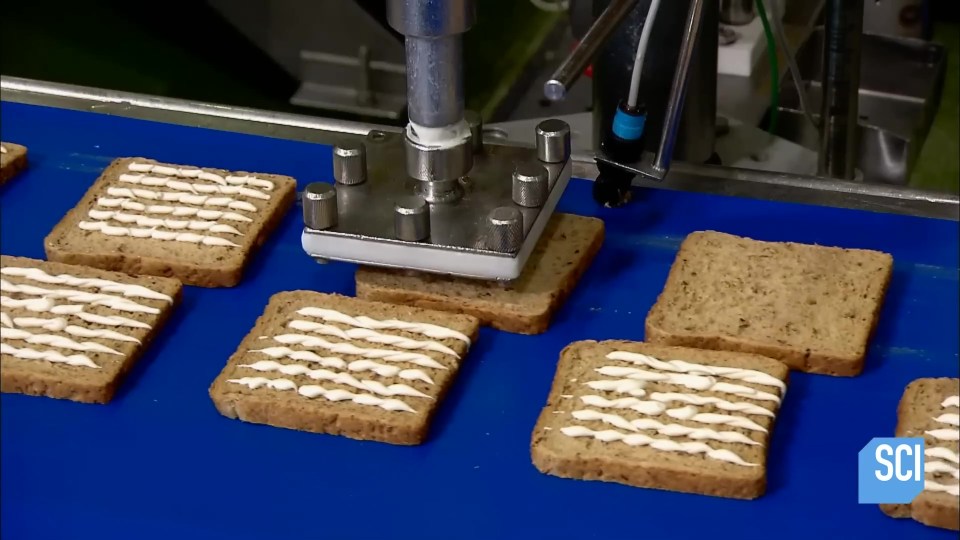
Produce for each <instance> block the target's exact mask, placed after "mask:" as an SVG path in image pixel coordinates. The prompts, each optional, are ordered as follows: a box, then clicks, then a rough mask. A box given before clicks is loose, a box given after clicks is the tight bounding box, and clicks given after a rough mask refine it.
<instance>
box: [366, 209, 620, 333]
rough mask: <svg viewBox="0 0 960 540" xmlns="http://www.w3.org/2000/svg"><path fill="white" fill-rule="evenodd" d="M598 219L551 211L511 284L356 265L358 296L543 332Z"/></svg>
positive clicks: (578, 269)
mask: <svg viewBox="0 0 960 540" xmlns="http://www.w3.org/2000/svg"><path fill="white" fill-rule="evenodd" d="M603 236H604V227H603V221H601V220H599V219H595V218H588V217H581V216H574V215H570V214H554V215H553V216H552V217H551V219H550V222H549V223H548V224H547V227H546V229H545V230H544V232H543V236H542V237H541V239H540V242H539V243H538V244H537V247H536V248H535V249H534V251H533V253H532V254H531V255H530V258H529V260H528V261H527V265H526V267H525V268H524V270H523V273H522V274H521V275H520V277H519V278H517V279H516V280H515V281H513V282H512V283H510V284H506V285H504V284H499V283H496V282H488V281H480V280H473V279H465V278H458V277H453V276H442V275H433V274H421V273H417V274H409V273H404V272H401V271H395V270H388V269H379V268H361V269H359V270H357V276H356V280H357V297H359V298H366V299H369V300H379V301H382V302H391V303H395V304H402V305H414V306H419V307H423V308H429V309H439V310H443V311H450V312H454V313H467V314H470V315H473V316H474V317H477V318H478V319H480V321H481V322H482V323H483V324H484V325H489V326H492V327H494V328H498V329H500V330H504V331H507V332H515V333H518V334H540V333H543V332H546V330H547V328H548V327H549V325H550V321H551V319H552V318H553V315H554V313H556V311H557V310H558V309H559V308H560V306H561V305H562V304H563V302H564V301H565V300H566V299H567V297H568V296H569V295H570V292H571V291H572V290H573V288H574V286H576V283H577V281H578V280H579V279H580V276H582V275H583V273H584V272H586V270H587V268H589V266H590V263H591V262H592V261H593V258H594V256H595V255H596V254H597V251H599V250H600V246H601V245H602V244H603Z"/></svg>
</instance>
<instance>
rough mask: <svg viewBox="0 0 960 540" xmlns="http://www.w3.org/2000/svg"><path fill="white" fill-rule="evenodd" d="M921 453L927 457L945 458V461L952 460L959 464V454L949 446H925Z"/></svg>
mask: <svg viewBox="0 0 960 540" xmlns="http://www.w3.org/2000/svg"><path fill="white" fill-rule="evenodd" d="M923 455H924V456H927V457H932V458H937V459H945V460H947V461H952V462H954V463H956V464H958V465H960V454H957V453H956V452H954V451H953V450H951V449H949V448H945V447H943V446H934V447H932V448H927V449H926V450H924V451H923Z"/></svg>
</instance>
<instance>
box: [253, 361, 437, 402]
mask: <svg viewBox="0 0 960 540" xmlns="http://www.w3.org/2000/svg"><path fill="white" fill-rule="evenodd" d="M239 367H244V368H249V369H252V370H254V371H263V372H270V371H276V372H280V373H283V374H284V375H305V376H307V377H310V378H311V379H315V380H318V381H330V382H334V383H337V384H342V385H345V386H352V387H354V388H356V389H358V390H366V391H368V392H373V393H374V394H379V395H381V396H388V397H393V396H408V397H421V398H427V399H433V398H431V397H430V396H428V395H427V394H424V393H423V392H421V391H419V390H417V389H416V388H413V387H410V386H407V385H406V384H390V385H385V384H383V383H381V382H377V381H372V380H369V379H357V378H356V377H354V376H353V375H351V374H349V373H346V372H343V371H330V370H328V369H311V368H310V367H309V366H305V365H303V364H281V363H280V362H275V361H273V360H261V361H259V362H254V363H252V364H240V365H239Z"/></svg>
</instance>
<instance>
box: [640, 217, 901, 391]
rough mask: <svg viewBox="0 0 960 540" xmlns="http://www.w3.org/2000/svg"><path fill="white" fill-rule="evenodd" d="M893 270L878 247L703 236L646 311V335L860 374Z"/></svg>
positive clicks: (686, 249)
mask: <svg viewBox="0 0 960 540" xmlns="http://www.w3.org/2000/svg"><path fill="white" fill-rule="evenodd" d="M892 269H893V258H892V257H891V256H890V255H888V254H886V253H880V252H876V251H867V250H858V249H840V248H834V247H823V246H812V245H804V244H794V243H776V242H761V241H757V240H751V239H748V238H741V237H737V236H733V235H729V234H724V233H718V232H696V233H693V234H691V235H690V236H688V237H687V238H686V240H684V242H683V244H682V245H681V246H680V251H679V253H677V257H676V260H675V261H674V263H673V267H672V268H671V270H670V274H669V276H668V278H667V283H666V286H665V287H664V289H663V292H662V293H661V294H660V297H659V298H658V299H657V302H656V304H655V305H654V306H653V308H652V309H651V310H650V312H649V314H648V315H647V320H646V339H647V341H649V342H652V343H661V344H664V345H678V346H687V347H695V348H701V349H718V350H729V351H741V352H749V353H756V354H762V355H764V356H769V357H771V358H775V359H777V360H780V361H782V362H784V363H786V364H787V365H788V366H790V368H791V369H795V370H799V371H805V372H809V373H821V374H827V375H838V376H854V375H859V374H860V372H861V371H863V364H864V357H865V356H866V352H867V343H868V341H869V339H870V336H871V334H872V333H873V330H874V328H875V327H876V324H877V319H878V318H879V316H880V308H881V306H882V304H883V298H884V295H885V294H886V290H887V286H888V284H889V282H890V276H891V273H892Z"/></svg>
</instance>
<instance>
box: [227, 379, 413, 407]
mask: <svg viewBox="0 0 960 540" xmlns="http://www.w3.org/2000/svg"><path fill="white" fill-rule="evenodd" d="M227 382H228V383H233V384H242V385H244V386H246V387H248V388H251V389H254V390H256V389H257V388H260V387H261V386H266V387H267V388H271V389H273V390H294V391H296V392H297V393H298V394H300V395H301V396H303V397H306V398H316V397H322V398H324V399H327V400H329V401H345V400H346V401H352V402H353V403H356V404H358V405H369V406H373V407H380V408H381V409H386V410H388V411H405V412H411V413H415V412H416V411H415V410H414V409H413V408H412V407H410V406H409V405H407V404H406V403H404V402H403V401H400V400H399V399H393V398H387V399H383V398H379V397H377V396H374V395H371V394H354V393H352V392H348V391H346V390H340V389H334V390H328V389H326V388H324V387H322V386H318V385H314V384H309V385H304V386H301V387H299V388H298V387H297V384H296V383H295V382H293V381H291V380H290V379H267V378H264V377H241V378H239V379H227Z"/></svg>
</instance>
